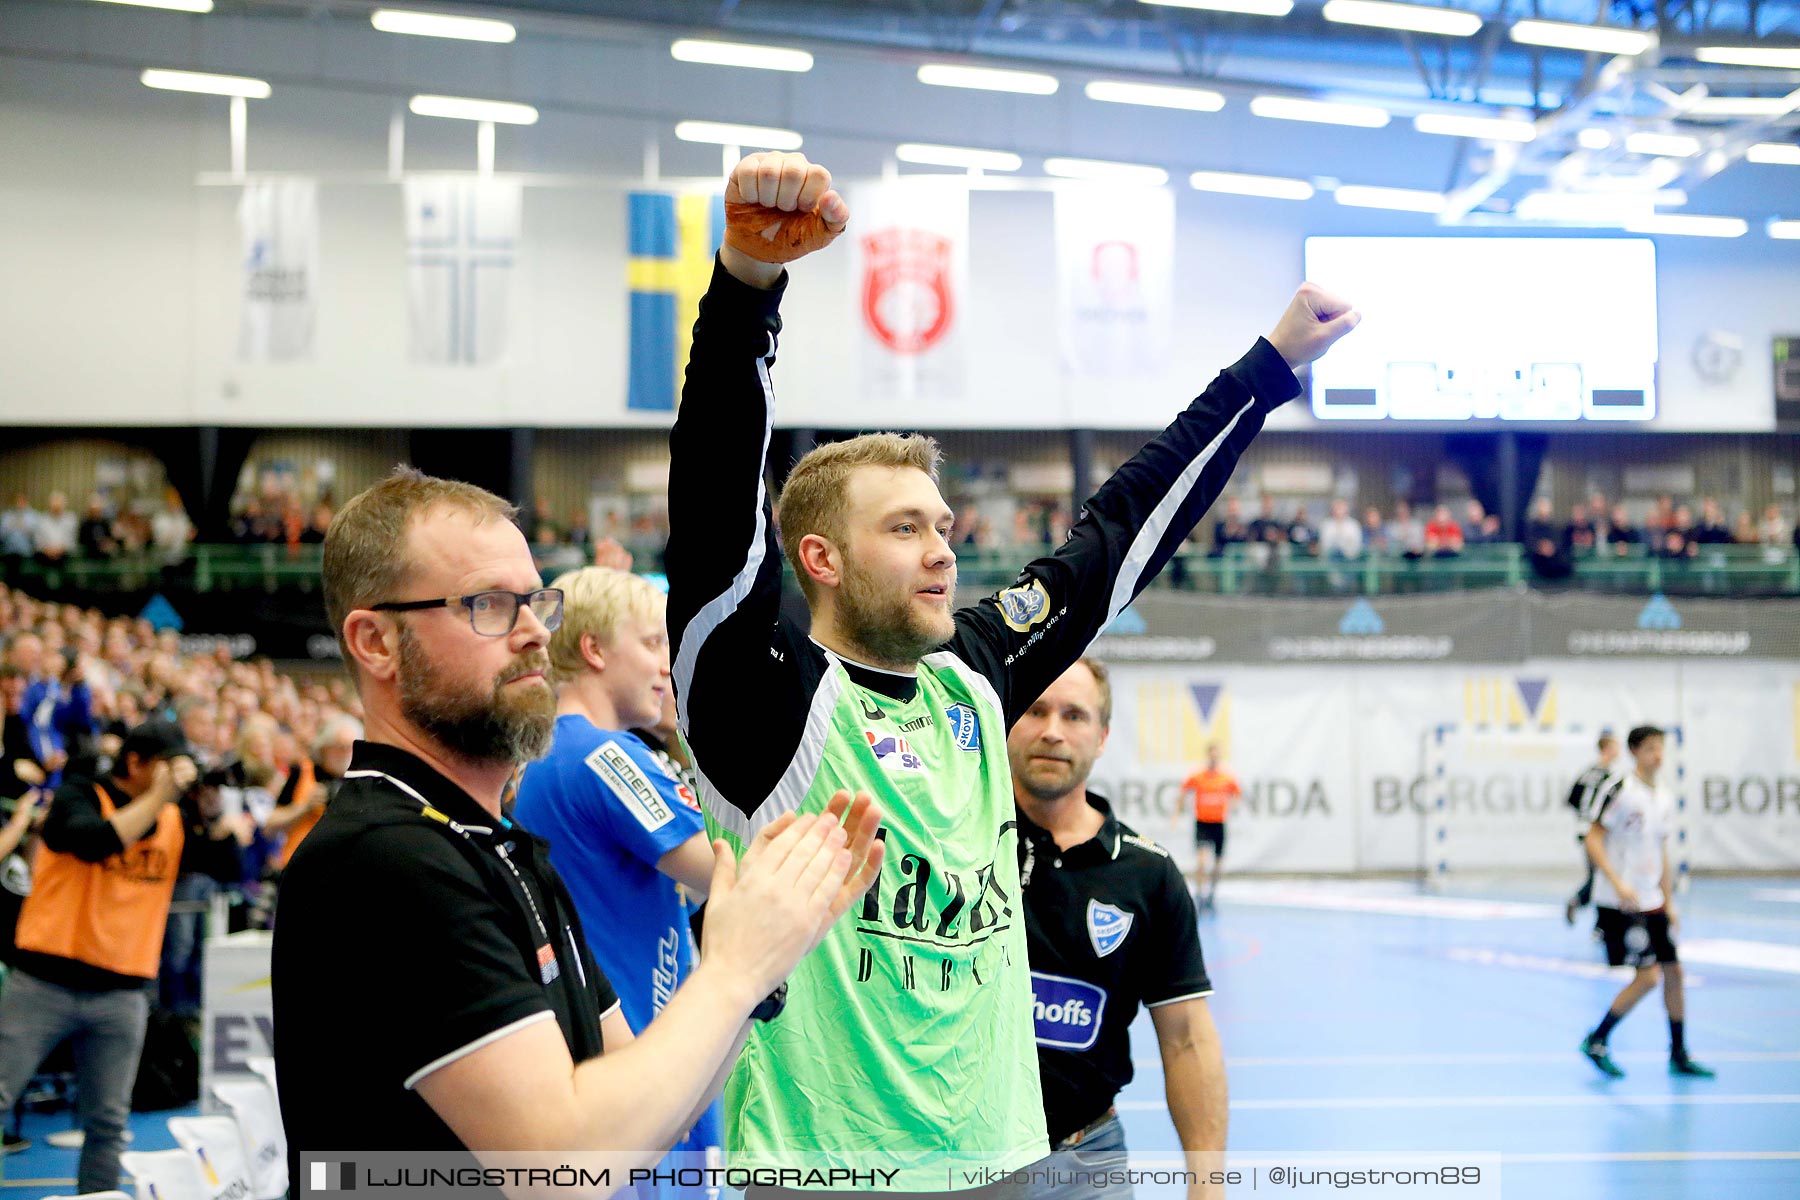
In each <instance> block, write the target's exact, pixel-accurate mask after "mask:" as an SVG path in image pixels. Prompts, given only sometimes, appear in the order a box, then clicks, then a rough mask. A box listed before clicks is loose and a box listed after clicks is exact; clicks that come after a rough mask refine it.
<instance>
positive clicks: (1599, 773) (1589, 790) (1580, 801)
mask: <svg viewBox="0 0 1800 1200" xmlns="http://www.w3.org/2000/svg"><path fill="white" fill-rule="evenodd" d="M1612 777H1613V770H1612V768H1611V767H1609V766H1608V765H1606V764H1605V763H1595V764H1594V765H1593V766H1591V767H1589V768H1588V769H1587V770H1585V771H1583V772H1582V773H1581V774H1580V775H1578V776H1576V778H1575V784H1574V786H1573V787H1571V788H1570V789H1569V807H1570V808H1572V809H1574V810H1575V821H1576V823H1577V825H1578V826H1579V827H1580V830H1581V832H1582V833H1583V834H1585V833H1586V832H1587V827H1588V826H1589V825H1592V824H1593V823H1594V816H1595V814H1596V813H1598V812H1599V809H1600V795H1601V793H1602V792H1603V791H1604V790H1605V784H1606V781H1607V780H1608V779H1611V778H1612Z"/></svg>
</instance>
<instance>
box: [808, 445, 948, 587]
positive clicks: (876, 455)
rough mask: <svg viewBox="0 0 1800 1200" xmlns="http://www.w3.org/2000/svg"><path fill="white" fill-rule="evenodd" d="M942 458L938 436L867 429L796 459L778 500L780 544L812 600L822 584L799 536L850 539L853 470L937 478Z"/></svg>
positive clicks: (836, 542)
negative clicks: (803, 556)
mask: <svg viewBox="0 0 1800 1200" xmlns="http://www.w3.org/2000/svg"><path fill="white" fill-rule="evenodd" d="M942 458H943V455H942V452H941V451H940V450H939V449H938V444H937V440H936V439H935V438H930V437H927V436H925V435H924V434H922V433H865V434H863V435H862V436H860V437H853V438H849V439H847V440H845V441H842V442H832V443H830V444H828V445H824V446H820V447H818V448H817V449H816V450H812V451H810V452H809V453H807V454H806V455H805V456H804V457H802V458H801V459H800V461H799V462H797V463H795V464H794V469H793V470H792V471H791V472H789V473H788V477H787V482H786V483H785V484H783V485H782V488H781V499H780V500H778V501H776V504H775V519H776V521H777V523H779V524H780V526H781V548H782V550H783V551H784V552H785V553H786V554H787V557H788V562H790V563H792V564H793V567H794V574H795V575H797V576H799V579H800V590H801V591H802V592H804V593H805V594H806V598H807V599H808V600H812V599H813V597H814V593H815V592H816V590H817V588H818V585H817V584H815V583H814V582H813V580H812V577H811V576H809V575H808V574H807V573H806V570H805V568H803V567H802V566H801V565H800V539H801V538H803V537H805V536H806V535H807V534H809V533H811V534H817V535H818V536H820V537H822V538H824V539H825V540H826V541H828V542H830V543H832V544H833V545H835V546H838V547H840V548H841V547H842V546H843V545H844V542H845V528H844V504H845V500H846V498H847V497H846V493H847V491H848V490H849V483H850V474H851V472H853V471H855V470H856V469H857V468H858V467H912V468H913V469H915V470H919V471H923V472H925V474H927V475H929V476H930V477H931V482H932V483H933V484H934V485H935V484H936V483H937V481H938V463H939V462H940V461H941V459H942Z"/></svg>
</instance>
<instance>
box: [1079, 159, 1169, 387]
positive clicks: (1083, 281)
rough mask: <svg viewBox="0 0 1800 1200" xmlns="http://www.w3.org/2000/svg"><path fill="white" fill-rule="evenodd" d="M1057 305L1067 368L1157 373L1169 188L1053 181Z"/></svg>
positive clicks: (1161, 354)
mask: <svg viewBox="0 0 1800 1200" xmlns="http://www.w3.org/2000/svg"><path fill="white" fill-rule="evenodd" d="M1055 225H1056V283H1057V289H1056V292H1057V294H1056V311H1057V324H1058V332H1059V334H1060V335H1061V339H1062V350H1063V365H1064V366H1065V367H1066V368H1067V369H1068V370H1069V372H1070V373H1071V374H1074V375H1087V376H1130V375H1156V374H1159V373H1161V372H1162V371H1163V370H1164V369H1165V368H1166V367H1167V366H1168V363H1169V344H1170V340H1171V328H1172V325H1173V319H1174V318H1173V313H1174V308H1175V275H1174V266H1173V264H1174V259H1175V196H1174V194H1173V193H1172V192H1170V191H1169V190H1168V189H1167V188H1143V187H1139V188H1133V187H1100V186H1096V185H1091V184H1070V185H1067V186H1060V187H1058V188H1057V189H1056V220H1055Z"/></svg>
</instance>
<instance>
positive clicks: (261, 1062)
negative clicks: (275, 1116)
mask: <svg viewBox="0 0 1800 1200" xmlns="http://www.w3.org/2000/svg"><path fill="white" fill-rule="evenodd" d="M244 1065H245V1066H246V1067H249V1068H250V1070H251V1072H252V1073H253V1074H255V1075H256V1077H257V1078H258V1079H261V1080H262V1081H263V1082H264V1083H266V1084H268V1085H269V1090H270V1091H271V1092H274V1093H275V1109H276V1111H277V1112H279V1111H280V1110H281V1088H280V1086H279V1085H277V1084H276V1082H275V1059H274V1058H273V1057H271V1056H270V1055H267V1054H258V1055H255V1056H254V1057H251V1058H246V1059H245V1060H244Z"/></svg>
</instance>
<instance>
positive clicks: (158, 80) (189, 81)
mask: <svg viewBox="0 0 1800 1200" xmlns="http://www.w3.org/2000/svg"><path fill="white" fill-rule="evenodd" d="M138 81H139V82H140V83H142V84H143V85H144V86H145V87H153V88H160V89H162V90H163V91H165V92H201V93H204V94H205V95H208V96H247V97H249V98H250V99H252V100H266V99H268V98H269V90H270V89H269V85H268V82H267V81H266V80H262V79H247V78H245V77H244V76H242V75H207V74H204V73H202V72H199V71H163V70H158V69H156V68H151V69H150V70H148V71H145V72H144V73H143V74H142V75H139V76H138Z"/></svg>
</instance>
